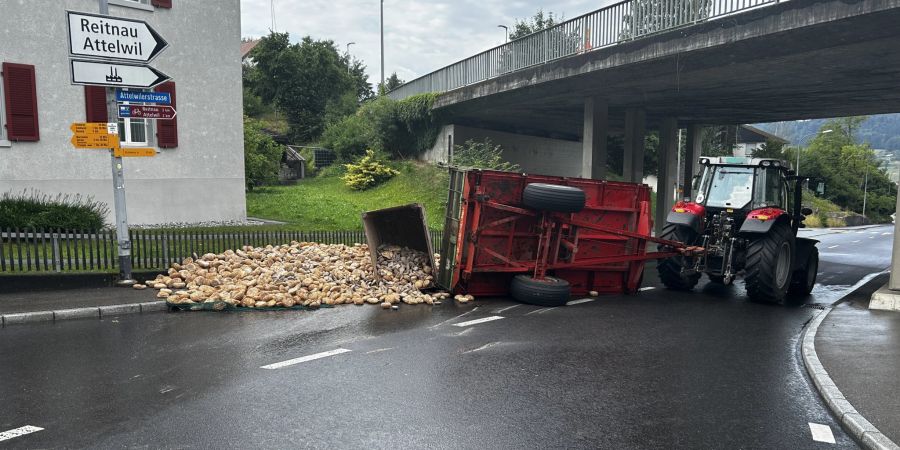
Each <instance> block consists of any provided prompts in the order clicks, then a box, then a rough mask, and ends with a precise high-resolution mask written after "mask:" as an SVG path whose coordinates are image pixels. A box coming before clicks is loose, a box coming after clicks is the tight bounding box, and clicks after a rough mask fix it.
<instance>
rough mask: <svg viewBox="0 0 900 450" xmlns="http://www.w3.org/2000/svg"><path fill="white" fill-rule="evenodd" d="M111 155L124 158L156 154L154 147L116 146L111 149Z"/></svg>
mask: <svg viewBox="0 0 900 450" xmlns="http://www.w3.org/2000/svg"><path fill="white" fill-rule="evenodd" d="M113 156H116V157H125V158H128V157H142V156H156V149H155V148H149V147H116V148H115V150H113Z"/></svg>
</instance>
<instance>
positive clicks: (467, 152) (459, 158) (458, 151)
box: [451, 138, 521, 172]
mask: <svg viewBox="0 0 900 450" xmlns="http://www.w3.org/2000/svg"><path fill="white" fill-rule="evenodd" d="M451 163H452V164H453V165H454V166H460V167H476V168H479V169H493V170H502V171H504V172H516V171H518V170H520V169H521V167H519V165H518V164H512V163H509V162H506V161H504V160H503V149H502V148H500V146H499V145H494V144H493V142H491V140H490V139H488V138H485V139H484V142H477V141H475V140H472V139H469V140H468V141H466V142H465V144H463V145H456V146H454V149H453V161H451Z"/></svg>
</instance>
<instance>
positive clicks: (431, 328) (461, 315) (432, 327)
mask: <svg viewBox="0 0 900 450" xmlns="http://www.w3.org/2000/svg"><path fill="white" fill-rule="evenodd" d="M475 311H478V307H477V306H476V307H474V308H472V310H471V311H467V312H464V313H462V314H460V315H458V316H456V317H453V318H450V319H447V320H445V321H443V322H441V323H439V324H437V325H432V326H430V327H428V329H429V330H433V329H435V328H437V327H439V326H441V325H444V324H446V323H450V322H453V321H454V320H456V319H459V318H460V317H465V316H468V315H469V314H472V313H473V312H475Z"/></svg>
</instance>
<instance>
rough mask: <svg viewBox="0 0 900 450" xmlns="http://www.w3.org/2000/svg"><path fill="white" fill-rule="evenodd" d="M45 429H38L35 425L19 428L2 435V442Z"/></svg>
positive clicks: (0, 436)
mask: <svg viewBox="0 0 900 450" xmlns="http://www.w3.org/2000/svg"><path fill="white" fill-rule="evenodd" d="M41 430H43V428H41V427H36V426H33V425H25V426H24V427H19V428H16V429H13V430H8V431H4V432H2V433H0V442H3V441H8V440H10V439H13V438H17V437H19V436H25V435H26V434H31V433H34V432H35V431H41Z"/></svg>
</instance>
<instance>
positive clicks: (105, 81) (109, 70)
mask: <svg viewBox="0 0 900 450" xmlns="http://www.w3.org/2000/svg"><path fill="white" fill-rule="evenodd" d="M71 64H72V84H85V85H91V86H112V87H136V88H151V87H154V86H156V85H158V84H160V83H162V82H164V81H166V80H168V79H169V76H168V75H166V74H164V73H162V72H160V71H158V70H156V69H154V68H152V67H148V66H142V65H134V64H118V63H106V62H100V61H79V60H77V59H73V60H71Z"/></svg>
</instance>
